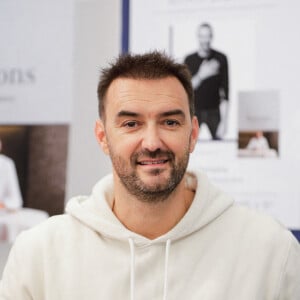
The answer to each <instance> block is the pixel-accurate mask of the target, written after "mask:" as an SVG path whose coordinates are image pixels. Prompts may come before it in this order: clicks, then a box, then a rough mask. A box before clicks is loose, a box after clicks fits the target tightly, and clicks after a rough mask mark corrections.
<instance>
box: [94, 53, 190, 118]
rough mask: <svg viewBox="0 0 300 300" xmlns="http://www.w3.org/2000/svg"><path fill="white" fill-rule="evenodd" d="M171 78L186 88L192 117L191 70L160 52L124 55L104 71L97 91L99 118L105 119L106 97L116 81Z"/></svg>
mask: <svg viewBox="0 0 300 300" xmlns="http://www.w3.org/2000/svg"><path fill="white" fill-rule="evenodd" d="M169 76H174V77H176V78H177V79H178V80H179V81H180V83H181V84H182V86H183V87H184V89H185V91H186V93H187V95H188V101H189V108H190V114H191V117H192V116H193V115H194V113H195V108H194V91H193V87H192V83H191V75H190V72H189V70H188V68H187V66H186V65H184V64H180V63H176V62H175V61H174V60H173V59H172V58H170V57H168V56H167V55H166V54H165V53H162V52H159V51H153V52H148V53H145V54H122V55H120V56H119V57H118V58H117V59H116V60H115V61H114V62H112V63H111V64H110V66H109V67H108V68H104V69H102V72H101V76H100V81H99V84H98V90H97V92H98V101H99V106H98V109H99V116H100V117H101V118H103V119H105V95H106V93H107V90H108V88H109V86H110V85H111V83H112V82H113V81H114V80H115V79H117V78H132V79H160V78H165V77H169Z"/></svg>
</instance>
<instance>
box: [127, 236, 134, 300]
mask: <svg viewBox="0 0 300 300" xmlns="http://www.w3.org/2000/svg"><path fill="white" fill-rule="evenodd" d="M128 241H129V246H130V300H134V299H135V297H134V287H135V270H134V266H135V251H134V242H133V239H131V238H129V239H128Z"/></svg>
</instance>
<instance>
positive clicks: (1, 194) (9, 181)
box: [0, 154, 23, 209]
mask: <svg viewBox="0 0 300 300" xmlns="http://www.w3.org/2000/svg"><path fill="white" fill-rule="evenodd" d="M0 202H2V203H3V204H4V205H5V207H6V208H9V209H17V208H20V207H22V203H23V201H22V196H21V192H20V187H19V182H18V177H17V172H16V167H15V164H14V162H13V160H12V159H10V158H9V157H7V156H5V155H3V154H0Z"/></svg>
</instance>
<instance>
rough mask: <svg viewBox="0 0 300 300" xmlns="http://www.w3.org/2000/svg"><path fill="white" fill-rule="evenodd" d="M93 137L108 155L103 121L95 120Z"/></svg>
mask: <svg viewBox="0 0 300 300" xmlns="http://www.w3.org/2000/svg"><path fill="white" fill-rule="evenodd" d="M95 136H96V139H97V141H98V143H99V145H100V146H101V148H102V150H103V151H104V153H105V154H109V147H108V143H107V138H106V132H105V128H104V124H103V121H101V120H97V121H96V124H95Z"/></svg>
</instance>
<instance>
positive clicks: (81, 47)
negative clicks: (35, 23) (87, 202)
mask: <svg viewBox="0 0 300 300" xmlns="http://www.w3.org/2000/svg"><path fill="white" fill-rule="evenodd" d="M121 3H122V2H121V0H77V2H76V6H75V45H74V78H73V84H74V89H73V112H72V122H71V127H70V140H69V155H68V168H67V187H66V191H67V193H66V200H68V199H69V198H70V197H71V196H74V195H79V194H81V195H82V194H89V193H90V191H91V188H92V186H93V185H94V183H95V182H96V181H97V180H98V179H99V178H101V177H102V176H103V175H105V174H107V173H109V172H110V169H111V168H110V162H109V159H108V158H107V157H106V156H105V155H104V154H103V153H102V150H101V149H100V148H99V146H98V144H97V143H96V140H95V138H94V124H95V120H96V119H97V117H98V112H97V93H96V92H97V82H98V77H99V74H100V69H101V68H102V67H104V66H106V65H107V62H108V61H110V60H111V59H112V58H113V57H115V56H117V55H118V53H119V51H120V49H121V46H120V41H121Z"/></svg>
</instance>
